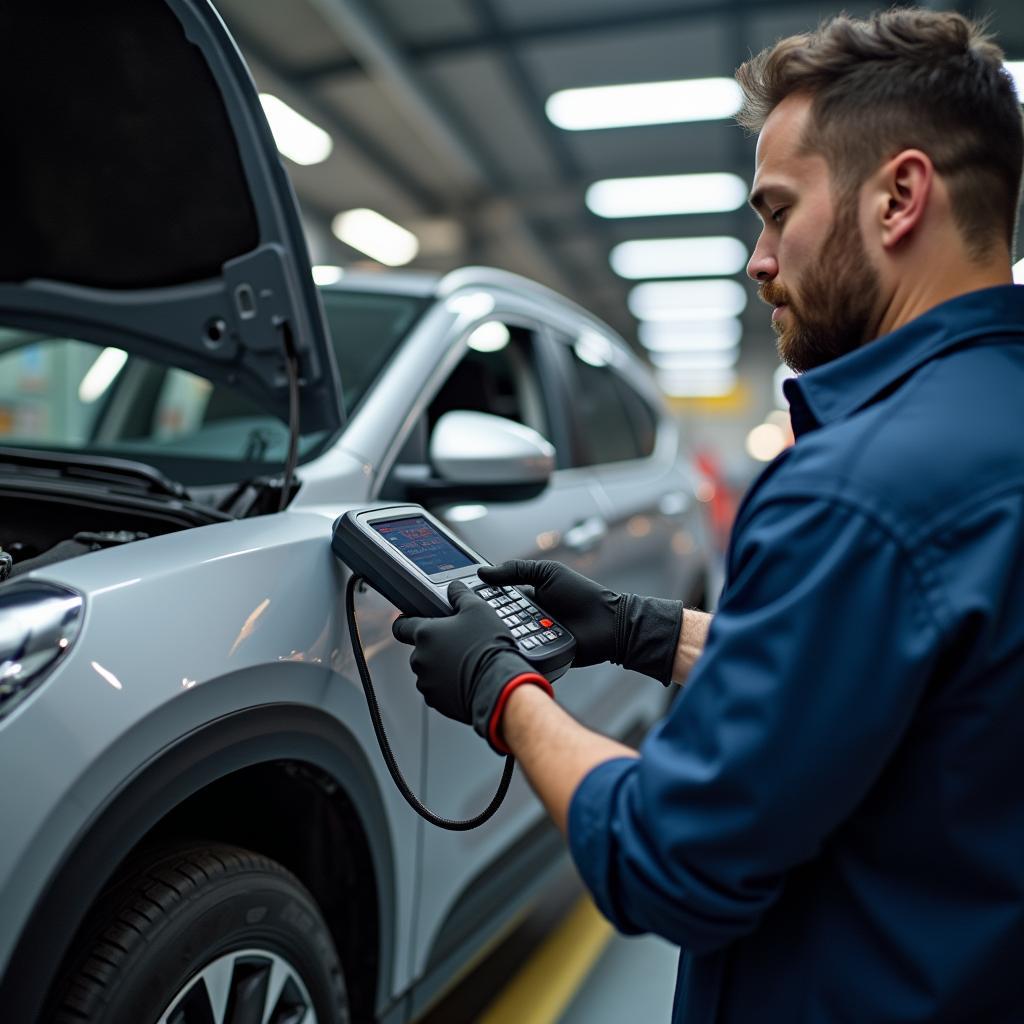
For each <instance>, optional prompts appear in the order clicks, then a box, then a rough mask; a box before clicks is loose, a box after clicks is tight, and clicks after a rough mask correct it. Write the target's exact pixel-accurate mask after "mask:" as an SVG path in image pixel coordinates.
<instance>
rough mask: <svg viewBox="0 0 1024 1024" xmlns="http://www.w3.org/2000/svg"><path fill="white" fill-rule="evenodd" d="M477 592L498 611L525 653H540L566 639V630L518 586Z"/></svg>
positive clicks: (479, 589)
mask: <svg viewBox="0 0 1024 1024" xmlns="http://www.w3.org/2000/svg"><path fill="white" fill-rule="evenodd" d="M475 592H476V593H477V594H478V595H479V596H480V597H482V598H483V599H484V600H485V601H486V602H487V603H488V604H489V605H490V606H491V607H492V608H493V609H494V610H495V612H496V613H497V614H498V616H499V617H500V618H501V621H502V622H504V623H505V625H506V626H508V628H509V630H510V631H511V633H512V636H513V637H515V639H516V640H517V641H518V643H519V646H520V647H522V648H523V650H525V651H535V650H538V649H539V648H541V647H545V646H547V645H549V644H551V643H553V642H555V641H557V640H561V638H562V637H563V636H564V630H563V629H562V628H561V627H560V626H559V625H558V624H557V623H555V622H553V621H552V620H551V619H550V618H548V617H547V614H546V613H545V612H542V611H541V610H540V609H539V608H538V607H537V606H536V605H535V604H533V603H532V602H531V601H528V600H527V599H526V598H525V597H524V596H523V595H522V594H521V593H520V592H519V591H518V590H516V588H515V587H491V586H488V585H487V584H484V585H483V586H480V587H476V588H475Z"/></svg>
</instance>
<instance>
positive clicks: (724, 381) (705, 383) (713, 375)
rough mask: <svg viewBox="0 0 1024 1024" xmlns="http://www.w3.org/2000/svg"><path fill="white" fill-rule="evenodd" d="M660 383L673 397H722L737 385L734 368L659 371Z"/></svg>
mask: <svg viewBox="0 0 1024 1024" xmlns="http://www.w3.org/2000/svg"><path fill="white" fill-rule="evenodd" d="M657 379H658V384H659V385H660V387H661V389H662V391H664V392H665V394H667V395H669V396H671V397H672V398H720V397H722V396H723V395H728V394H729V393H730V392H731V391H733V390H734V389H735V387H736V372H735V371H734V370H721V371H709V372H707V373H687V374H675V373H664V372H661V373H658V374H657Z"/></svg>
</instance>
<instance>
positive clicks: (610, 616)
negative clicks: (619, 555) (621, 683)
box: [477, 559, 683, 685]
mask: <svg viewBox="0 0 1024 1024" xmlns="http://www.w3.org/2000/svg"><path fill="white" fill-rule="evenodd" d="M477 575H478V576H479V577H480V579H482V580H483V581H484V582H485V583H496V584H499V585H502V586H508V585H510V584H511V585H513V586H517V585H520V584H527V585H529V586H531V587H533V589H534V593H535V594H536V597H537V603H538V604H539V605H540V606H541V607H542V608H543V609H544V610H545V611H547V612H550V613H551V614H552V615H553V616H554V617H555V618H556V619H558V621H559V622H560V623H562V625H563V626H565V627H566V629H568V630H569V632H570V633H572V635H573V636H574V637H575V638H576V656H575V658H574V660H573V664H574V665H576V666H578V667H580V668H583V667H585V666H587V665H597V664H600V663H601V662H604V661H611V662H614V663H615V664H616V665H622V666H623V667H625V668H628V669H633V670H635V671H637V672H643V673H644V674H645V675H648V676H652V677H653V678H654V679H657V680H658V681H659V682H660V683H664V684H666V685H668V683H670V682H671V681H672V666H673V661H674V659H675V655H676V644H677V640H678V638H679V631H680V627H681V625H682V621H683V603H682V601H668V600H664V599H662V598H659V597H639V596H638V595H636V594H616V593H615V592H614V591H611V590H609V589H608V588H607V587H603V586H601V584H600V583H595V582H594V581H593V580H590V579H587V577H586V576H581V575H580V574H579V573H578V572H575V571H573V570H572V569H570V568H569V567H568V566H565V565H562V563H561V562H552V561H542V562H533V561H527V560H523V559H517V560H513V561H511V562H503V563H502V564H501V565H494V566H481V567H480V568H479V569H478V570H477Z"/></svg>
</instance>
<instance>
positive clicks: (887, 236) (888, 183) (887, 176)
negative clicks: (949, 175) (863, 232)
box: [876, 149, 935, 250]
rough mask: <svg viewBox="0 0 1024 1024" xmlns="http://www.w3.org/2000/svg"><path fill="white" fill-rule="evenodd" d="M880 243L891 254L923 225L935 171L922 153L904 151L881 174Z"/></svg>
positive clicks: (925, 154) (929, 160)
mask: <svg viewBox="0 0 1024 1024" xmlns="http://www.w3.org/2000/svg"><path fill="white" fill-rule="evenodd" d="M877 180H878V184H879V189H878V198H879V203H878V206H877V207H876V209H877V211H878V221H877V225H878V230H879V241H880V242H881V243H882V247H883V248H884V249H888V250H892V249H894V248H895V247H896V246H898V245H899V244H900V243H901V242H902V241H903V240H904V239H905V238H907V237H908V236H909V235H910V234H911V233H912V232H913V231H914V229H915V228H916V227H917V225H918V224H920V223H921V221H922V219H923V218H924V215H925V211H926V210H927V208H928V203H929V201H930V199H931V196H932V184H933V183H934V180H935V167H934V165H933V164H932V161H931V157H929V156H928V154H927V153H923V152H921V150H919V149H905V150H903V151H902V152H901V153H897V154H896V156H894V157H892V159H890V160H887V161H886V163H885V164H883V166H882V167H881V169H880V170H879V172H878V179H877Z"/></svg>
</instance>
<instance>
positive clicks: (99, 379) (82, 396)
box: [78, 348, 128, 404]
mask: <svg viewBox="0 0 1024 1024" xmlns="http://www.w3.org/2000/svg"><path fill="white" fill-rule="evenodd" d="M127 359H128V353H127V352H125V351H124V350H123V349H120V348H105V349H104V350H103V351H102V352H101V353H100V354H99V355H98V356H97V357H96V361H95V362H94V363H93V364H92V366H90V367H89V369H88V370H87V371H86V374H85V376H84V377H83V378H82V382H81V383H80V384H79V385H78V400H79V401H80V402H84V403H86V404H88V403H90V402H95V401H96V399H97V398H99V397H100V396H101V395H102V394H103V393H104V392H105V391H106V390H107V388H109V387H110V385H111V384H113V383H114V378H115V377H116V376H117V375H118V374H119V373H120V372H121V367H122V366H124V364H125V362H126V361H127Z"/></svg>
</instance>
